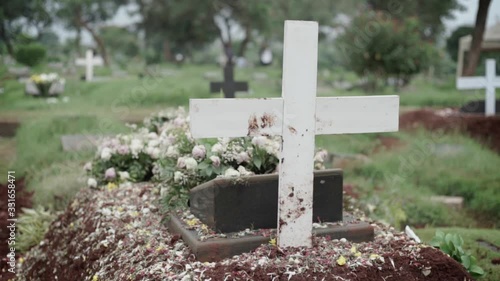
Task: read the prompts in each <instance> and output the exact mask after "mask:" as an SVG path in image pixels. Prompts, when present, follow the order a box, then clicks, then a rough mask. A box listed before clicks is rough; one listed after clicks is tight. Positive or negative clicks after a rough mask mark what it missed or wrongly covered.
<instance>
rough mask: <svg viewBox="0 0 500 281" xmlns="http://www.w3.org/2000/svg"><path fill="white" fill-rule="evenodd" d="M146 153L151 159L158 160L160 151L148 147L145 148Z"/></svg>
mask: <svg viewBox="0 0 500 281" xmlns="http://www.w3.org/2000/svg"><path fill="white" fill-rule="evenodd" d="M146 153H147V154H148V155H149V156H151V158H153V159H158V158H159V157H160V149H159V148H157V147H152V146H148V147H147V148H146Z"/></svg>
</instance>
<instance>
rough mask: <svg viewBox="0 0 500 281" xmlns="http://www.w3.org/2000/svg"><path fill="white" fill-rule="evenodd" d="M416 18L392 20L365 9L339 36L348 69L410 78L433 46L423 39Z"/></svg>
mask: <svg viewBox="0 0 500 281" xmlns="http://www.w3.org/2000/svg"><path fill="white" fill-rule="evenodd" d="M418 29H419V22H418V20H416V19H404V20H402V21H401V22H397V21H393V20H392V19H391V18H387V17H386V15H384V14H382V13H374V12H367V13H364V14H361V15H359V16H357V17H356V18H354V19H353V21H352V23H351V25H350V26H349V27H348V28H347V29H346V30H345V33H343V34H342V35H341V36H340V37H339V38H338V43H337V44H338V45H337V46H338V48H339V51H340V53H341V54H342V55H343V59H344V64H345V66H346V67H347V68H348V69H351V70H353V71H354V72H356V73H357V74H359V75H363V76H364V75H370V76H373V77H375V78H387V77H396V78H403V79H404V80H406V81H409V79H410V78H411V76H412V75H415V74H417V73H419V72H421V71H422V70H425V69H426V68H427V67H428V65H429V62H430V61H431V59H432V58H433V56H435V49H434V47H433V46H432V45H431V44H429V43H427V42H425V41H423V40H422V39H421V37H420V34H419V33H418Z"/></svg>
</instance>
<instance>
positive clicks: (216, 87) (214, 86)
mask: <svg viewBox="0 0 500 281" xmlns="http://www.w3.org/2000/svg"><path fill="white" fill-rule="evenodd" d="M220 91H222V92H223V93H224V97H226V98H234V94H235V93H236V92H241V91H243V92H246V91H248V83H247V82H239V81H234V67H233V65H232V64H231V63H228V64H226V66H225V67H224V81H223V82H210V92H211V93H220Z"/></svg>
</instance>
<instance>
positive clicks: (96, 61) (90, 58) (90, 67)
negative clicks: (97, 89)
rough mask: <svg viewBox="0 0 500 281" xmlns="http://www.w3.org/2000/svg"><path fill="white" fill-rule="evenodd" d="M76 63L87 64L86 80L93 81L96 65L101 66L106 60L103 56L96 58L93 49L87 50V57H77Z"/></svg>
mask: <svg viewBox="0 0 500 281" xmlns="http://www.w3.org/2000/svg"><path fill="white" fill-rule="evenodd" d="M75 64H76V65H80V66H85V81H92V78H93V77H94V65H96V66H101V65H103V64H104V62H103V60H102V58H101V57H95V58H94V52H93V51H92V50H87V52H86V53H85V58H84V59H80V58H77V59H76V61H75Z"/></svg>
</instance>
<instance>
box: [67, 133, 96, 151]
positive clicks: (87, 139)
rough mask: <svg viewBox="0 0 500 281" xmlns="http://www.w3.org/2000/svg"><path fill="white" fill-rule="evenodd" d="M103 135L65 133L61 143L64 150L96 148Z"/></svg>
mask: <svg viewBox="0 0 500 281" xmlns="http://www.w3.org/2000/svg"><path fill="white" fill-rule="evenodd" d="M102 138H103V136H94V135H64V136H61V143H62V147H63V150H64V151H80V150H85V149H92V148H96V147H97V145H98V143H99V140H101V139H102Z"/></svg>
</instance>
